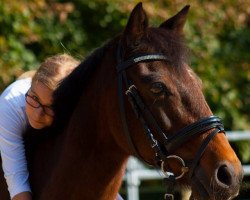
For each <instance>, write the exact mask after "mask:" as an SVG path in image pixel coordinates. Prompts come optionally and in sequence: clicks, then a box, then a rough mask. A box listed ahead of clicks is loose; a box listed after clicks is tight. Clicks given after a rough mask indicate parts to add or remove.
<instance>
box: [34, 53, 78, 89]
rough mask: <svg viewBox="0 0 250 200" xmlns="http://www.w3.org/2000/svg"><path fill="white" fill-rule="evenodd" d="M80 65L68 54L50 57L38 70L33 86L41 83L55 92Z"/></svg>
mask: <svg viewBox="0 0 250 200" xmlns="http://www.w3.org/2000/svg"><path fill="white" fill-rule="evenodd" d="M79 63H80V62H79V61H78V60H76V59H75V58H73V57H72V56H70V55H68V54H58V55H55V56H52V57H48V58H47V59H46V60H45V61H44V62H43V63H42V64H41V65H40V67H39V68H38V69H37V71H36V73H35V75H34V76H33V78H32V84H34V83H35V82H41V83H43V84H44V85H46V86H47V87H48V88H49V89H51V90H52V91H54V90H55V89H56V88H57V87H58V85H59V84H60V82H61V81H62V79H64V78H65V77H66V76H67V75H69V74H70V73H71V72H72V70H73V69H75V68H76V67H77V66H78V65H79Z"/></svg>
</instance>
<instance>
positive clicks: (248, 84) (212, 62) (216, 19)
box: [0, 0, 250, 162]
mask: <svg viewBox="0 0 250 200" xmlns="http://www.w3.org/2000/svg"><path fill="white" fill-rule="evenodd" d="M137 2H138V1H135V0H127V1H122V0H109V1H108V0H95V1H89V0H72V1H67V0H52V1H46V0H36V1H31V0H19V1H16V0H13V1H11V3H10V1H7V0H1V2H0V13H1V15H0V54H1V59H0V91H1V90H2V89H3V88H5V87H6V86H7V85H8V84H9V83H10V82H12V81H13V80H15V79H16V77H17V76H19V75H20V74H21V73H22V72H24V71H27V70H29V69H34V68H36V67H37V66H38V64H39V63H40V62H41V61H42V60H43V59H44V58H45V57H47V56H49V55H52V54H56V53H61V52H67V53H70V54H72V55H73V56H75V57H77V58H79V59H82V58H83V57H84V56H85V55H86V54H87V53H88V52H90V50H91V49H92V48H95V47H97V46H100V45H101V44H102V43H103V42H104V41H106V40H107V39H109V38H111V37H113V36H114V35H116V34H118V33H119V32H121V31H122V30H123V27H124V26H125V24H126V22H127V17H128V15H129V13H130V11H131V10H132V8H133V7H134V6H135V4H136V3H137ZM143 6H144V8H145V10H146V11H147V13H148V15H149V18H150V23H151V24H153V25H159V24H160V23H161V22H162V21H164V20H165V19H167V18H168V17H170V16H172V15H173V14H175V13H176V12H177V11H178V10H180V9H181V8H182V7H184V6H185V5H184V4H183V3H182V1H177V0H174V1H150V0H145V1H144V5H143ZM249 10H250V4H249V3H248V2H247V1H244V0H238V1H234V0H218V1H208V0H205V1H192V3H191V8H190V13H189V16H188V21H187V25H186V27H185V32H186V40H187V44H188V46H189V47H190V48H191V50H192V53H193V55H192V58H191V65H192V67H193V69H194V70H195V71H196V73H197V74H198V75H199V76H200V77H201V79H202V80H203V85H204V92H205V95H206V98H207V100H208V103H209V105H210V106H211V109H212V110H213V112H214V113H215V114H217V115H219V116H220V117H221V118H223V120H224V124H225V126H226V129H227V130H229V129H237V130H239V129H240V130H250V115H249V113H250V64H249V63H250V53H249V52H250V21H249V18H250V17H249V16H250V13H249ZM238 148H239V152H240V155H242V156H241V157H242V159H243V160H244V161H246V162H247V161H249V160H250V155H249V154H247V153H246V151H248V152H249V148H250V144H249V142H247V143H244V144H240V145H239V147H238ZM247 149H248V150H247ZM244 152H245V153H244Z"/></svg>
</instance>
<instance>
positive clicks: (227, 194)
mask: <svg viewBox="0 0 250 200" xmlns="http://www.w3.org/2000/svg"><path fill="white" fill-rule="evenodd" d="M206 174H207V173H205V171H204V169H203V168H202V167H201V166H200V165H199V166H197V168H196V170H195V172H194V176H193V177H192V178H191V180H190V185H191V187H192V195H191V198H190V199H193V200H195V199H197V200H230V199H233V198H235V197H236V196H237V195H238V194H239V189H240V183H241V181H242V179H243V170H242V168H241V170H240V171H239V172H238V173H237V172H236V170H235V168H234V166H233V165H232V164H231V163H229V162H221V163H219V165H218V166H217V167H216V169H215V170H214V173H213V174H212V176H211V177H208V176H207V175H206Z"/></svg>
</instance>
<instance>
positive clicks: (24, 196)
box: [12, 192, 32, 200]
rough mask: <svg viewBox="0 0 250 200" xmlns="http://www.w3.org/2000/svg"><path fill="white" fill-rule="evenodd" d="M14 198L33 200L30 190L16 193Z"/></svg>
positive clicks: (15, 199) (16, 199)
mask: <svg viewBox="0 0 250 200" xmlns="http://www.w3.org/2000/svg"><path fill="white" fill-rule="evenodd" d="M12 200H32V197H31V193H30V192H22V193H19V194H17V195H15V196H14V197H13V198H12Z"/></svg>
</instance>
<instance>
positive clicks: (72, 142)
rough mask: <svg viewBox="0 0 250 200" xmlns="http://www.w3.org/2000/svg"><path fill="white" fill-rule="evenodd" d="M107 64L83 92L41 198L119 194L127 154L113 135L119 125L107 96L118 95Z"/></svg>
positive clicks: (107, 198)
mask: <svg viewBox="0 0 250 200" xmlns="http://www.w3.org/2000/svg"><path fill="white" fill-rule="evenodd" d="M104 59H105V58H104ZM107 66H110V65H107V64H106V65H105V64H102V65H101V66H100V67H99V68H98V71H97V72H96V73H95V74H94V76H93V77H92V78H91V80H90V82H89V84H88V86H87V87H86V89H85V90H84V92H83V93H84V94H83V96H82V97H81V99H80V101H79V103H78V105H77V107H76V109H75V111H74V113H73V116H72V117H71V120H70V122H69V125H68V127H67V130H66V134H65V138H64V143H65V144H66V145H64V147H63V150H62V152H61V155H60V159H59V161H58V163H57V166H56V167H55V169H54V173H53V175H52V177H51V179H50V181H49V183H48V184H47V185H46V188H45V190H44V191H46V192H44V194H43V195H42V196H41V198H40V199H41V200H44V199H51V200H54V199H74V200H78V199H79V200H80V199H89V200H92V199H93V200H94V199H100V200H110V199H115V197H116V195H117V193H118V190H119V187H120V185H121V182H122V178H123V175H124V171H125V168H126V162H127V159H128V155H127V154H125V153H124V152H123V151H122V150H121V148H120V147H119V145H118V144H117V142H116V141H115V139H114V138H113V136H112V133H114V132H116V131H118V129H119V128H117V127H116V124H117V123H116V122H115V121H114V120H113V123H112V119H110V116H112V114H111V115H110V112H112V111H113V110H112V106H110V105H112V103H110V102H109V103H108V102H107V101H109V98H110V97H108V98H107V96H109V95H114V94H115V93H114V92H112V91H113V90H112V91H111V92H110V93H109V91H110V88H109V84H112V82H114V80H115V77H114V76H115V73H114V69H111V70H113V71H110V73H109V74H105V73H107V70H110V69H107ZM115 84H116V83H115ZM108 88H109V89H108ZM113 98H115V99H117V97H113ZM113 112H114V111H113ZM115 112H117V113H119V110H118V109H116V110H115ZM69 180H70V182H71V184H69ZM58 184H59V185H58ZM61 191H63V192H61Z"/></svg>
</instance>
